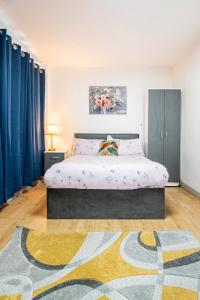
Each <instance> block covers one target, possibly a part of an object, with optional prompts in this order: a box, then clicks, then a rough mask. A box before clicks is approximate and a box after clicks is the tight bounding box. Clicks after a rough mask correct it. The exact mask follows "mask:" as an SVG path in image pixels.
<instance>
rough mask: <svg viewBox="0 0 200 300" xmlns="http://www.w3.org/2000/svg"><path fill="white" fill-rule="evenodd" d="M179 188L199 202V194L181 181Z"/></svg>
mask: <svg viewBox="0 0 200 300" xmlns="http://www.w3.org/2000/svg"><path fill="white" fill-rule="evenodd" d="M181 186H182V187H183V188H184V189H186V190H187V191H188V192H190V193H191V194H192V195H194V196H195V197H197V198H198V199H199V200H200V193H199V192H197V191H196V190H194V189H193V188H192V187H190V186H189V185H187V184H185V183H184V182H183V181H181Z"/></svg>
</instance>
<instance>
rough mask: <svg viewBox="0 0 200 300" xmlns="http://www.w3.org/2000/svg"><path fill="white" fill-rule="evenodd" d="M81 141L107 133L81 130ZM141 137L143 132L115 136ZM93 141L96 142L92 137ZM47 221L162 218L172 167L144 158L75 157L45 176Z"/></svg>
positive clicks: (105, 135)
mask: <svg viewBox="0 0 200 300" xmlns="http://www.w3.org/2000/svg"><path fill="white" fill-rule="evenodd" d="M75 137H76V138H80V139H102V140H104V139H106V137H107V134H86V133H76V134H75ZM112 137H114V138H116V139H136V138H138V137H139V135H138V134H112ZM92 142H93V141H92ZM44 180H45V183H46V185H47V218H48V219H161V218H164V217H165V188H164V186H165V184H166V181H167V171H166V169H165V168H164V166H162V165H160V164H159V163H156V162H152V161H150V160H149V159H147V158H146V157H144V156H135V157H125V156H121V157H119V156H113V157H107V156H103V157H102V156H92V155H76V156H71V157H69V158H68V159H66V160H65V161H64V162H62V163H58V164H55V165H53V166H52V167H51V168H50V169H49V170H47V172H46V174H45V176H44Z"/></svg>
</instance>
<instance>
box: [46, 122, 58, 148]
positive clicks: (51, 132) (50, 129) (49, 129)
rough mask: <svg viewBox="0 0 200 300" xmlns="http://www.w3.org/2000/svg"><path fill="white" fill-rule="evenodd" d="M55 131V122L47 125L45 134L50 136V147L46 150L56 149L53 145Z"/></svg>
mask: <svg viewBox="0 0 200 300" xmlns="http://www.w3.org/2000/svg"><path fill="white" fill-rule="evenodd" d="M56 133H57V126H56V125H55V124H48V126H47V134H48V135H50V136H51V147H50V148H49V149H48V151H55V150H56V149H55V148H54V147H53V136H54V135H55V134H56Z"/></svg>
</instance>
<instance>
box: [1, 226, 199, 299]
mask: <svg viewBox="0 0 200 300" xmlns="http://www.w3.org/2000/svg"><path fill="white" fill-rule="evenodd" d="M2 299H10V300H11V299H12V300H13V299H17V300H19V299H23V300H24V299H25V300H26V299H35V300H36V299H45V300H46V299H52V300H59V299H62V300H63V299H67V300H79V299H82V300H93V299H98V300H108V299H112V300H125V299H129V300H130V299H131V300H132V299H139V300H150V299H153V300H159V299H164V300H179V299H180V300H194V299H195V300H196V299H200V242H199V241H198V240H196V239H195V238H194V236H193V235H192V234H191V233H189V232H182V231H180V232H164V231H163V232H129V233H127V232H123V233H122V232H90V233H57V234H55V233H42V232H39V231H34V230H29V229H26V228H17V229H16V231H15V233H14V235H13V237H12V239H11V241H10V242H9V243H8V245H7V246H6V247H5V248H4V250H3V251H2V252H0V300H2Z"/></svg>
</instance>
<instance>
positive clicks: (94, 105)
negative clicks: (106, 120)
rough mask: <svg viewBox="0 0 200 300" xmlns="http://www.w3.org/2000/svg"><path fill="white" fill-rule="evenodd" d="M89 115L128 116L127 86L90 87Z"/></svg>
mask: <svg viewBox="0 0 200 300" xmlns="http://www.w3.org/2000/svg"><path fill="white" fill-rule="evenodd" d="M89 113H90V114H98V115H102V114H103V115H108V114H110V115H124V114H126V113H127V89H126V86H90V87H89Z"/></svg>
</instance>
